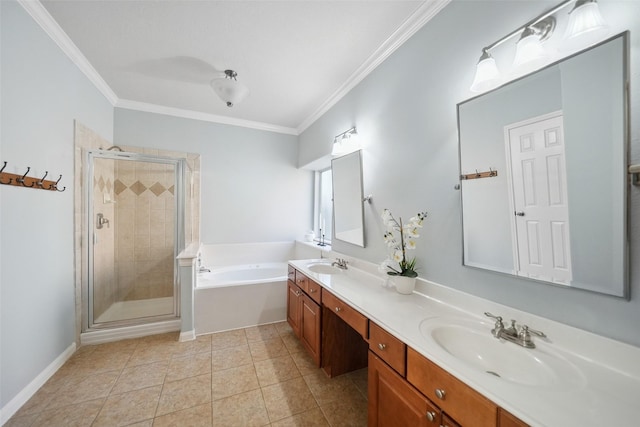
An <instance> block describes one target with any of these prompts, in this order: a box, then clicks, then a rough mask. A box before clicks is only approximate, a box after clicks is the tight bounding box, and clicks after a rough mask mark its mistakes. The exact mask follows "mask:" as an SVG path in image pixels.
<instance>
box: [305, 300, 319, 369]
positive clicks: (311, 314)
mask: <svg viewBox="0 0 640 427" xmlns="http://www.w3.org/2000/svg"><path fill="white" fill-rule="evenodd" d="M300 317H301V319H302V322H301V323H302V324H301V325H300V341H302V345H304V347H305V348H306V349H307V351H308V352H309V354H310V355H311V357H312V358H313V361H314V362H315V364H316V366H320V356H321V355H322V353H321V351H320V345H321V338H322V335H321V328H322V310H320V305H319V304H318V303H317V302H315V301H314V300H313V299H311V298H310V297H309V296H308V295H306V294H304V295H302V300H301V313H300Z"/></svg>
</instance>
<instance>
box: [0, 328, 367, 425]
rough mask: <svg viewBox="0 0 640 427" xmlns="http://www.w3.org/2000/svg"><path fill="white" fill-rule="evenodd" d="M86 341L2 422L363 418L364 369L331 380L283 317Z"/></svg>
mask: <svg viewBox="0 0 640 427" xmlns="http://www.w3.org/2000/svg"><path fill="white" fill-rule="evenodd" d="M177 337H178V334H177V333H175V334H163V335H155V336H150V337H145V338H139V339H132V340H124V341H118V342H113V343H108V344H101V345H95V346H84V347H81V348H80V349H78V351H77V352H76V353H75V354H74V355H73V357H71V358H70V359H69V360H68V361H67V363H65V364H64V366H62V367H61V368H60V369H59V370H58V372H56V373H55V374H54V375H53V377H52V378H51V379H50V380H49V381H48V382H47V383H46V384H45V385H44V386H42V388H41V389H40V390H38V392H37V393H36V394H35V395H34V396H33V397H32V398H31V399H30V400H29V401H28V402H27V403H26V404H25V405H24V406H23V407H22V408H20V410H19V411H18V412H17V413H16V414H15V415H14V416H13V417H12V418H11V419H10V420H9V421H8V422H7V423H6V424H5V426H6V427H15V426H47V427H51V426H65V427H66V426H109V427H112V426H128V425H131V426H141V427H142V426H180V427H183V426H184V427H186V426H224V427H235V426H239V427H244V426H273V427H276V426H278V427H281V426H305V427H307V426H345V427H346V426H366V425H367V400H366V399H367V394H366V393H367V370H366V369H363V370H360V371H356V372H352V373H349V374H346V375H342V376H340V377H336V378H333V379H329V378H327V377H326V375H325V374H324V372H323V371H322V370H320V369H318V368H316V367H315V366H314V365H313V362H312V361H311V358H310V357H309V356H308V355H307V353H306V351H305V350H304V348H303V347H302V345H301V344H300V342H299V341H298V339H297V338H296V337H295V335H293V333H292V331H291V329H290V328H289V325H288V324H287V323H286V322H282V323H277V324H273V325H265V326H258V327H252V328H247V329H241V330H236V331H229V332H221V333H217V334H211V335H204V336H200V337H198V338H197V339H196V340H195V341H190V342H184V343H180V342H177Z"/></svg>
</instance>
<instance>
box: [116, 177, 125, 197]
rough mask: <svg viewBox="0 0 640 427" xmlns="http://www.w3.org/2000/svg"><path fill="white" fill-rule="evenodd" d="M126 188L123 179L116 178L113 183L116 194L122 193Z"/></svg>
mask: <svg viewBox="0 0 640 427" xmlns="http://www.w3.org/2000/svg"><path fill="white" fill-rule="evenodd" d="M126 189H127V186H126V185H124V184H123V183H122V181H120V180H119V179H116V180H115V182H114V183H113V190H114V191H115V192H116V194H120V193H122V192H123V191H124V190H126Z"/></svg>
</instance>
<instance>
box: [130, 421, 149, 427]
mask: <svg viewBox="0 0 640 427" xmlns="http://www.w3.org/2000/svg"><path fill="white" fill-rule="evenodd" d="M152 426H153V420H152V419H151V420H144V421H140V422H139V423H134V424H129V425H128V426H127V427H152Z"/></svg>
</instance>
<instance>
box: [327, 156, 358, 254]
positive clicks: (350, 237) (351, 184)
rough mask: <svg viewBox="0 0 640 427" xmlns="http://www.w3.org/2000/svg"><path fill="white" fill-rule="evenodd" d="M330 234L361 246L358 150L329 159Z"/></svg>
mask: <svg viewBox="0 0 640 427" xmlns="http://www.w3.org/2000/svg"><path fill="white" fill-rule="evenodd" d="M331 175H332V181H333V238H334V239H337V240H341V241H343V242H347V243H351V244H353V245H357V246H362V247H364V207H363V190H362V152H361V150H358V151H355V152H353V153H350V154H346V155H344V156H342V157H337V158H335V159H333V160H331Z"/></svg>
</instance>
